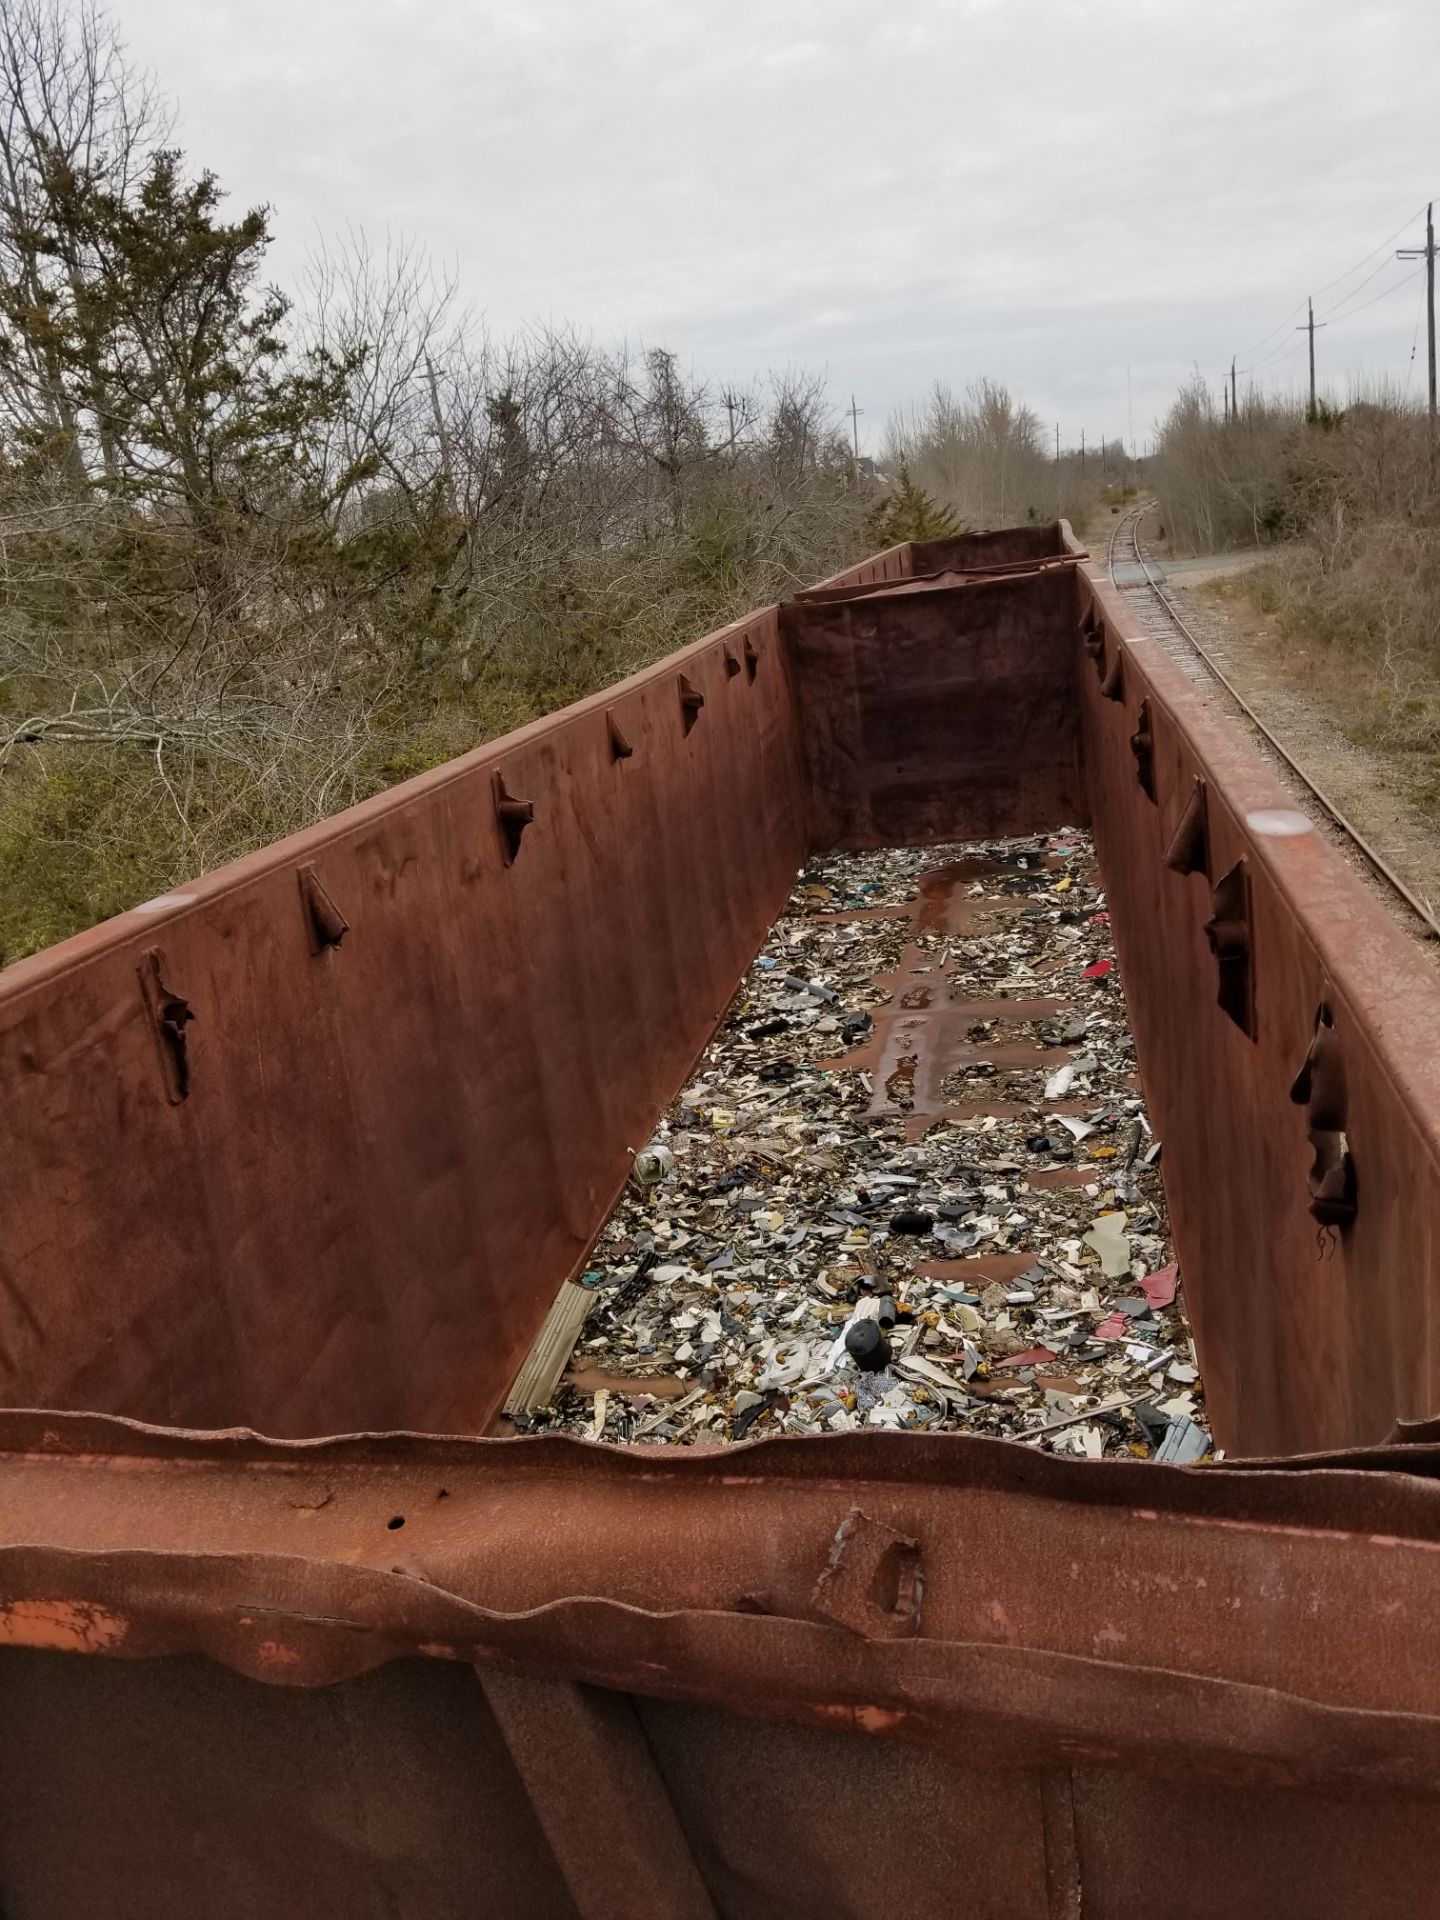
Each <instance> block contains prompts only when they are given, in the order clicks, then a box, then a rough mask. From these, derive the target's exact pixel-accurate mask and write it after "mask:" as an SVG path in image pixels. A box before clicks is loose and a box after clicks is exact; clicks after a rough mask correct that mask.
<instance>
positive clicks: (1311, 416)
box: [1295, 300, 1329, 426]
mask: <svg viewBox="0 0 1440 1920" xmlns="http://www.w3.org/2000/svg"><path fill="white" fill-rule="evenodd" d="M1305 305H1306V309H1307V312H1308V314H1309V318H1308V319H1307V320H1306V322H1305V324H1304V326H1303V327H1296V329H1295V331H1296V333H1308V334H1309V336H1310V411H1309V413H1308V414H1307V415H1306V416H1305V417H1306V419H1307V420H1309V422H1310V424H1311V426H1314V424H1315V302H1314V301H1313V300H1307V301H1306V302H1305ZM1320 325H1321V326H1322V327H1324V326H1328V325H1329V322H1328V321H1326V320H1322V321H1321V322H1320Z"/></svg>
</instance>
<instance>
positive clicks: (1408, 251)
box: [1395, 200, 1435, 460]
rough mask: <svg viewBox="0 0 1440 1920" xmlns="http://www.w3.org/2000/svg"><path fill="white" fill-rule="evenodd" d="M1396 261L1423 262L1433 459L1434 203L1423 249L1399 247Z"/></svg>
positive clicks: (1427, 215) (1428, 210)
mask: <svg viewBox="0 0 1440 1920" xmlns="http://www.w3.org/2000/svg"><path fill="white" fill-rule="evenodd" d="M1395 258H1396V259H1397V260H1423V261H1424V262H1425V310H1426V313H1427V315H1428V317H1429V323H1430V324H1429V329H1428V332H1427V335H1426V338H1427V340H1428V343H1429V348H1430V457H1431V459H1432V460H1433V459H1434V457H1435V202H1434V201H1433V200H1432V201H1431V202H1430V204H1429V206H1428V207H1426V209H1425V244H1424V246H1423V247H1401V248H1400V249H1398V251H1397V252H1396V255H1395Z"/></svg>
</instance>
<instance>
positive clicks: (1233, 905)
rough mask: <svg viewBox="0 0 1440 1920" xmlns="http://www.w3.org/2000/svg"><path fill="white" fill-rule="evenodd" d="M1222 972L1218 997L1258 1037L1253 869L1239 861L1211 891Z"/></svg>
mask: <svg viewBox="0 0 1440 1920" xmlns="http://www.w3.org/2000/svg"><path fill="white" fill-rule="evenodd" d="M1205 936H1206V938H1207V939H1208V940H1209V942H1210V951H1211V952H1212V953H1213V954H1214V956H1215V960H1216V964H1217V967H1218V971H1219V983H1218V986H1217V990H1216V994H1215V998H1216V1001H1217V1003H1218V1005H1219V1006H1220V1008H1221V1010H1222V1012H1224V1013H1227V1014H1229V1016H1230V1018H1231V1019H1232V1020H1233V1021H1234V1022H1235V1024H1236V1026H1237V1027H1239V1028H1240V1029H1241V1031H1242V1032H1243V1033H1246V1034H1248V1035H1249V1037H1250V1038H1251V1039H1252V1040H1253V1039H1254V1038H1255V966H1254V952H1253V949H1252V944H1251V921H1250V869H1249V867H1248V865H1247V864H1246V862H1245V861H1244V860H1243V859H1240V860H1237V861H1236V862H1235V864H1234V866H1233V867H1231V869H1230V871H1229V872H1228V873H1223V874H1221V876H1220V878H1219V879H1218V880H1217V881H1216V882H1215V885H1214V886H1213V887H1212V888H1211V891H1210V918H1209V919H1208V920H1207V921H1206V922H1205Z"/></svg>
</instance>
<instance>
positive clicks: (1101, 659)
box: [1080, 608, 1105, 679]
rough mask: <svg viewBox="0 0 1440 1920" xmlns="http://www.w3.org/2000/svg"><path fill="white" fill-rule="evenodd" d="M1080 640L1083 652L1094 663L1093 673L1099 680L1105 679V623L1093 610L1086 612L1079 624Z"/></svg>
mask: <svg viewBox="0 0 1440 1920" xmlns="http://www.w3.org/2000/svg"><path fill="white" fill-rule="evenodd" d="M1080 638H1081V640H1082V641H1083V642H1084V646H1085V651H1086V653H1087V654H1088V655H1089V657H1090V659H1091V660H1092V661H1093V662H1094V666H1095V671H1096V673H1097V674H1098V675H1099V676H1100V678H1101V679H1103V678H1104V677H1105V622H1104V621H1103V620H1101V619H1099V618H1098V617H1097V615H1096V613H1095V611H1094V609H1093V608H1089V609H1087V610H1086V613H1085V615H1084V618H1083V619H1082V620H1081V622H1080Z"/></svg>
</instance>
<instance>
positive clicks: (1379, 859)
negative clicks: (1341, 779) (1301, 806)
mask: <svg viewBox="0 0 1440 1920" xmlns="http://www.w3.org/2000/svg"><path fill="white" fill-rule="evenodd" d="M1153 506H1154V502H1153V501H1149V500H1147V501H1142V503H1141V504H1140V505H1139V506H1138V507H1134V508H1132V509H1131V511H1130V512H1129V513H1128V514H1127V515H1125V517H1124V518H1123V519H1120V520H1117V521H1116V523H1115V525H1114V526H1113V527H1112V528H1111V529H1110V542H1109V545H1108V547H1107V549H1106V555H1105V561H1106V568H1107V571H1108V572H1109V575H1110V584H1111V586H1112V587H1118V586H1119V584H1120V583H1119V582H1118V581H1117V580H1116V578H1115V542H1116V540H1117V538H1118V537H1119V535H1120V534H1121V533H1122V532H1123V531H1127V530H1128V531H1129V534H1130V538H1131V540H1132V542H1133V544H1134V548H1135V560H1136V563H1137V565H1138V566H1139V568H1140V571H1141V572H1142V573H1143V574H1144V576H1145V585H1146V586H1148V587H1149V589H1150V591H1151V592H1152V593H1153V594H1154V596H1155V598H1156V599H1157V600H1158V601H1159V602H1160V605H1161V606H1162V607H1163V608H1164V610H1165V613H1166V615H1167V617H1168V618H1169V620H1170V622H1171V624H1172V625H1173V626H1174V627H1175V628H1176V629H1177V631H1178V632H1179V633H1180V634H1181V635H1182V637H1183V638H1184V639H1185V640H1187V641H1188V642H1189V643H1190V645H1191V646H1192V647H1193V648H1194V649H1195V651H1196V653H1197V654H1198V655H1199V656H1200V658H1201V660H1202V661H1203V662H1204V664H1205V665H1206V667H1208V669H1209V670H1210V672H1211V673H1212V674H1214V676H1215V678H1216V679H1217V680H1218V681H1219V682H1220V684H1221V686H1222V687H1224V689H1225V691H1226V692H1227V693H1228V694H1229V695H1230V698H1231V699H1232V700H1233V701H1234V702H1235V704H1236V706H1237V707H1239V709H1240V711H1241V712H1242V713H1243V714H1244V715H1245V718H1246V719H1247V720H1248V721H1249V722H1250V724H1251V726H1253V727H1254V728H1255V730H1256V732H1257V733H1259V734H1261V735H1262V736H1263V737H1264V739H1265V740H1266V741H1268V742H1269V744H1270V745H1271V746H1272V747H1273V748H1274V750H1275V752H1276V753H1278V754H1279V756H1280V758H1281V759H1282V760H1283V761H1284V762H1285V764H1286V766H1287V767H1289V769H1290V771H1291V772H1292V773H1293V774H1294V775H1295V777H1296V779H1297V780H1299V781H1300V782H1301V784H1302V785H1303V786H1304V787H1306V788H1307V790H1308V791H1309V792H1310V793H1312V794H1313V795H1314V796H1315V799H1316V800H1317V801H1318V802H1319V803H1320V805H1321V806H1322V807H1323V808H1324V810H1325V812H1326V813H1328V814H1329V816H1330V818H1331V819H1332V820H1333V821H1334V822H1335V824H1336V826H1338V827H1339V828H1340V830H1341V832H1342V833H1344V834H1345V835H1346V836H1347V837H1348V838H1349V839H1350V840H1351V841H1353V843H1354V845H1355V848H1356V850H1357V851H1358V852H1359V853H1360V854H1361V856H1362V857H1363V858H1364V859H1365V860H1367V861H1368V862H1369V864H1370V866H1371V867H1372V868H1373V869H1374V871H1375V872H1376V873H1377V874H1379V876H1380V878H1381V879H1382V880H1384V881H1385V882H1386V883H1387V884H1388V885H1389V886H1391V887H1393V889H1394V890H1395V892H1396V893H1398V894H1399V896H1400V898H1401V899H1402V900H1403V901H1404V902H1405V904H1406V906H1407V907H1409V908H1410V910H1411V912H1412V913H1414V914H1415V915H1416V917H1417V918H1418V919H1420V920H1421V921H1423V922H1424V924H1425V926H1426V928H1427V929H1428V931H1429V932H1430V933H1432V934H1434V935H1435V937H1436V938H1437V939H1440V920H1437V919H1436V918H1435V916H1434V914H1433V913H1431V911H1430V909H1429V908H1428V907H1427V906H1426V905H1425V902H1424V901H1423V900H1421V899H1420V897H1419V896H1418V894H1416V893H1414V892H1412V891H1411V889H1410V888H1409V887H1408V886H1406V884H1405V882H1404V881H1403V880H1402V879H1401V878H1400V876H1399V874H1398V873H1396V871H1395V869H1394V868H1393V867H1392V866H1391V865H1390V864H1389V862H1388V861H1387V860H1386V859H1385V858H1384V856H1383V855H1382V854H1381V853H1379V852H1378V851H1377V849H1376V848H1374V847H1373V846H1371V844H1370V842H1369V841H1368V840H1367V839H1366V838H1365V836H1364V834H1363V833H1361V831H1360V829H1359V828H1358V827H1357V826H1356V825H1355V823H1354V821H1353V820H1351V819H1350V818H1349V816H1348V815H1347V814H1345V813H1344V812H1342V811H1341V809H1340V808H1339V807H1337V806H1336V804H1335V802H1334V801H1333V800H1332V799H1331V798H1330V797H1329V795H1328V794H1327V793H1325V792H1324V791H1323V790H1322V789H1321V788H1320V787H1318V786H1316V784H1315V782H1314V781H1313V780H1312V779H1311V778H1310V775H1309V774H1308V773H1307V772H1306V771H1305V769H1304V768H1303V767H1302V766H1301V765H1300V763H1299V761H1298V760H1297V759H1296V758H1295V757H1294V755H1293V754H1292V753H1290V752H1289V751H1288V750H1287V749H1286V748H1285V746H1284V745H1282V743H1281V742H1280V741H1279V740H1278V739H1277V738H1276V737H1275V735H1274V734H1273V733H1272V732H1271V730H1270V729H1269V727H1267V726H1266V724H1265V722H1264V721H1263V720H1262V719H1261V718H1260V716H1259V714H1258V713H1256V711H1255V709H1254V708H1253V707H1252V706H1251V705H1250V703H1249V701H1248V700H1246V698H1245V696H1244V695H1243V694H1242V693H1240V692H1239V690H1238V689H1237V688H1236V686H1235V685H1234V683H1233V681H1231V680H1229V679H1228V678H1227V677H1226V675H1225V673H1224V672H1223V671H1222V669H1221V668H1220V667H1219V665H1218V664H1217V663H1216V661H1215V659H1214V658H1213V656H1212V655H1211V654H1210V653H1209V651H1208V650H1207V649H1206V647H1205V646H1204V645H1203V644H1202V642H1201V641H1199V640H1198V639H1196V637H1195V635H1194V633H1192V632H1191V630H1190V628H1189V627H1188V626H1187V625H1186V623H1185V620H1184V619H1183V617H1182V616H1181V614H1180V612H1179V611H1178V609H1177V608H1176V605H1175V602H1174V601H1173V600H1172V599H1171V598H1170V595H1169V594H1168V593H1166V591H1165V589H1164V587H1162V586H1161V584H1160V582H1159V581H1158V580H1157V579H1156V578H1155V575H1154V574H1153V573H1152V572H1151V571H1150V564H1149V562H1148V561H1147V560H1146V558H1145V555H1144V552H1143V550H1142V549H1141V546H1140V522H1141V521H1142V520H1143V519H1144V518H1145V515H1146V514H1147V513H1149V512H1150V511H1151V509H1152V507H1153Z"/></svg>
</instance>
